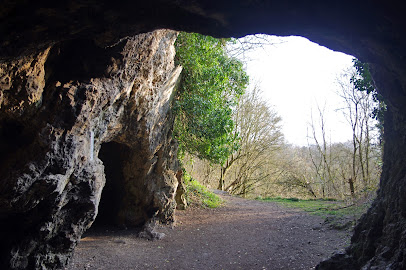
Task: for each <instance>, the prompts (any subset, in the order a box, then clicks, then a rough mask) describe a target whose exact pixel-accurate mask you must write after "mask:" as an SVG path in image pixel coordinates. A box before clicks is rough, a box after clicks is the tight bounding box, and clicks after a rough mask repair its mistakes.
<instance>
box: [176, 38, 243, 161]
mask: <svg viewBox="0 0 406 270" xmlns="http://www.w3.org/2000/svg"><path fill="white" fill-rule="evenodd" d="M226 42H227V40H222V39H215V38H213V37H209V36H203V35H200V34H194V33H180V34H179V36H178V39H177V41H176V43H175V45H176V62H177V64H178V65H181V66H183V72H182V81H181V84H180V86H179V89H178V92H177V97H176V101H175V105H174V112H175V115H176V119H175V126H174V135H175V137H176V139H177V140H178V141H179V150H180V153H181V154H182V153H185V152H188V153H190V154H192V155H196V156H198V157H199V158H201V159H206V160H208V161H210V162H213V163H217V164H223V163H224V161H225V160H226V159H227V157H228V156H229V155H230V154H231V153H232V152H234V151H236V150H237V149H238V136H236V135H235V133H234V132H233V130H234V123H233V120H232V109H233V106H235V105H236V103H237V102H238V99H239V97H240V96H241V95H242V94H243V93H244V90H245V88H246V86H247V84H248V76H247V74H246V73H245V71H244V70H243V65H242V63H241V62H240V61H239V60H237V59H234V58H230V57H228V56H227V54H226V52H225V44H226Z"/></svg>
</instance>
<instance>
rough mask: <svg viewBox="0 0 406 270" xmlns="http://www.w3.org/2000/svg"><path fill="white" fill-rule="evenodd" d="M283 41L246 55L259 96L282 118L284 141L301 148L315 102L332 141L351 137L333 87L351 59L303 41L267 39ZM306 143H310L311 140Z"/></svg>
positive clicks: (305, 40) (304, 39)
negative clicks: (262, 95) (321, 110)
mask: <svg viewBox="0 0 406 270" xmlns="http://www.w3.org/2000/svg"><path fill="white" fill-rule="evenodd" d="M271 38H272V39H275V42H278V40H281V41H283V43H280V44H277V45H273V46H266V48H265V49H263V48H258V49H255V50H254V51H252V52H250V53H249V54H248V58H249V59H251V61H248V62H247V64H246V65H247V72H248V74H249V76H250V79H251V82H255V81H259V84H260V86H261V89H262V91H263V92H264V96H265V97H264V98H265V99H267V100H268V101H269V103H270V104H272V105H273V106H274V107H275V109H276V111H277V112H278V113H279V115H280V116H281V117H282V125H283V132H284V135H285V140H286V141H287V143H291V144H296V145H299V146H305V145H307V144H308V139H307V134H308V130H309V135H310V129H309V123H310V121H311V111H312V110H313V118H314V119H315V118H316V116H317V114H318V112H317V104H318V105H319V107H321V108H323V107H325V110H326V116H325V118H326V122H327V130H328V131H327V132H328V133H329V134H327V135H328V136H329V137H330V138H331V142H344V141H347V140H349V139H351V128H350V127H349V125H348V123H346V121H345V119H344V117H343V116H342V112H339V111H338V112H337V111H336V109H338V108H340V103H341V102H342V101H341V100H340V98H339V97H338V95H337V91H338V87H337V85H336V83H335V81H336V77H337V76H338V74H340V73H342V72H343V70H344V69H345V68H348V67H349V66H351V65H352V62H351V61H352V58H353V57H352V56H349V55H346V54H343V53H340V52H334V51H331V50H329V49H327V48H326V47H322V46H320V45H318V44H316V43H313V42H310V41H309V40H308V39H306V38H303V37H295V36H292V37H271ZM310 142H311V141H310Z"/></svg>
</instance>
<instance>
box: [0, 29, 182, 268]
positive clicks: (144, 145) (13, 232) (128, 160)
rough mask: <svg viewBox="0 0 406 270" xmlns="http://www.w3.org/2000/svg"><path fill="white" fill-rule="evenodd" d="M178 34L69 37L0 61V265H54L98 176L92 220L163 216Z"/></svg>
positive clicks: (82, 221)
mask: <svg viewBox="0 0 406 270" xmlns="http://www.w3.org/2000/svg"><path fill="white" fill-rule="evenodd" d="M176 36H177V33H176V32H174V31H170V30H159V31H155V32H153V33H148V34H141V35H138V36H136V37H134V38H125V39H123V40H121V41H120V42H119V43H117V44H115V45H114V46H110V47H104V48H102V47H100V46H98V45H97V44H96V43H95V42H94V41H92V40H88V39H80V40H70V41H66V42H61V43H59V44H55V45H53V46H49V47H47V48H45V49H44V50H41V51H40V52H37V53H34V54H31V55H28V56H23V57H21V58H18V59H15V60H12V61H7V62H3V63H1V64H0V80H1V81H0V86H1V91H0V150H1V151H0V161H1V162H0V175H1V186H0V228H2V229H1V231H0V256H1V261H0V268H1V269H9V268H11V269H34V268H35V269H54V268H62V267H63V266H64V265H65V264H66V262H67V260H68V258H69V256H70V255H71V252H72V251H73V249H74V247H75V246H76V244H77V242H78V240H79V238H80V236H81V235H82V233H83V232H84V231H85V230H86V229H87V228H89V226H90V225H91V224H92V223H93V221H94V220H95V217H96V215H97V213H98V206H99V201H100V198H101V197H102V198H103V192H102V190H103V187H104V185H105V183H106V181H107V183H110V188H109V189H106V197H107V198H108V199H109V200H111V201H109V200H107V201H106V203H105V205H106V206H105V208H106V209H104V208H103V203H102V204H101V207H100V211H101V213H103V214H101V217H102V218H101V222H103V216H104V219H105V220H113V221H114V223H115V224H119V225H122V226H142V225H144V224H146V223H148V222H151V220H160V221H162V222H171V221H172V220H173V211H174V208H175V205H176V203H175V200H174V197H175V191H176V189H177V186H178V181H177V179H176V177H175V172H176V171H177V163H176V158H174V157H175V156H176V151H177V145H176V143H175V142H174V141H173V140H172V134H171V127H172V123H173V117H172V115H171V113H170V105H171V100H172V96H173V90H174V86H175V84H176V81H177V79H178V77H179V75H180V71H181V68H175V66H174V62H173V60H174V54H175V51H174V46H173V43H174V41H175V39H176ZM105 171H106V174H105ZM112 205H113V207H111V206H112ZM109 206H110V208H109Z"/></svg>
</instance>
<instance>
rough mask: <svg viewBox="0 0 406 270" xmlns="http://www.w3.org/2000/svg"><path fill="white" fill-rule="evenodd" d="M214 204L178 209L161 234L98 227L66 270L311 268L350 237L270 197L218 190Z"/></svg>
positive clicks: (76, 253) (88, 236) (320, 220)
mask: <svg viewBox="0 0 406 270" xmlns="http://www.w3.org/2000/svg"><path fill="white" fill-rule="evenodd" d="M222 197H223V199H224V200H225V201H226V203H225V205H224V206H222V207H220V208H217V209H199V208H189V209H187V210H186V211H177V212H176V225H175V226H174V227H172V228H171V227H169V226H159V227H158V228H157V231H159V232H163V233H165V235H166V236H165V237H164V238H163V239H161V240H156V241H148V240H145V239H141V238H137V237H136V235H137V231H135V230H134V231H133V230H120V231H118V230H111V229H110V230H106V229H103V230H96V231H94V232H90V233H88V234H87V235H86V236H85V237H84V238H82V240H81V242H80V244H79V245H78V247H77V248H76V250H75V254H74V256H73V258H72V260H71V262H70V265H69V266H68V267H67V268H66V269H67V270H76V269H81V270H83V269H100V270H101V269H106V270H107V269H109V270H110V269H177V270H179V269H202V270H203V269H224V270H225V269H253V270H254V269H270V270H274V269H314V267H315V266H316V265H317V263H318V262H320V261H321V260H323V259H325V258H328V257H329V256H331V254H332V253H334V252H337V251H342V250H343V249H344V248H345V246H346V245H348V243H349V237H350V235H349V232H346V231H337V230H332V229H329V228H328V227H327V225H324V224H323V219H322V218H321V217H318V216H314V215H309V214H307V213H305V212H303V211H300V210H296V209H291V208H285V207H283V206H281V205H278V204H276V203H272V202H260V201H253V200H245V199H241V198H236V197H232V196H228V195H222Z"/></svg>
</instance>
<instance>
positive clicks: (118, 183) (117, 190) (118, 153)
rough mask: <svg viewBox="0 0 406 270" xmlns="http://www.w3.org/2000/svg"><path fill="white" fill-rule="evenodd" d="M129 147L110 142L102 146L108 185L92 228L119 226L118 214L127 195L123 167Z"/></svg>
mask: <svg viewBox="0 0 406 270" xmlns="http://www.w3.org/2000/svg"><path fill="white" fill-rule="evenodd" d="M128 153H129V148H128V146H126V145H124V144H121V143H117V142H108V143H104V144H102V145H101V149H100V152H99V158H100V159H101V160H102V161H103V164H104V172H105V175H106V184H105V186H104V188H103V191H102V194H101V199H100V203H99V209H98V214H97V217H96V220H95V222H94V223H93V226H92V227H105V226H119V225H120V224H119V221H118V213H119V211H120V209H121V207H122V199H123V197H124V195H125V186H124V185H125V181H124V173H123V167H124V164H125V163H126V161H127V159H126V157H127V156H128Z"/></svg>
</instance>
